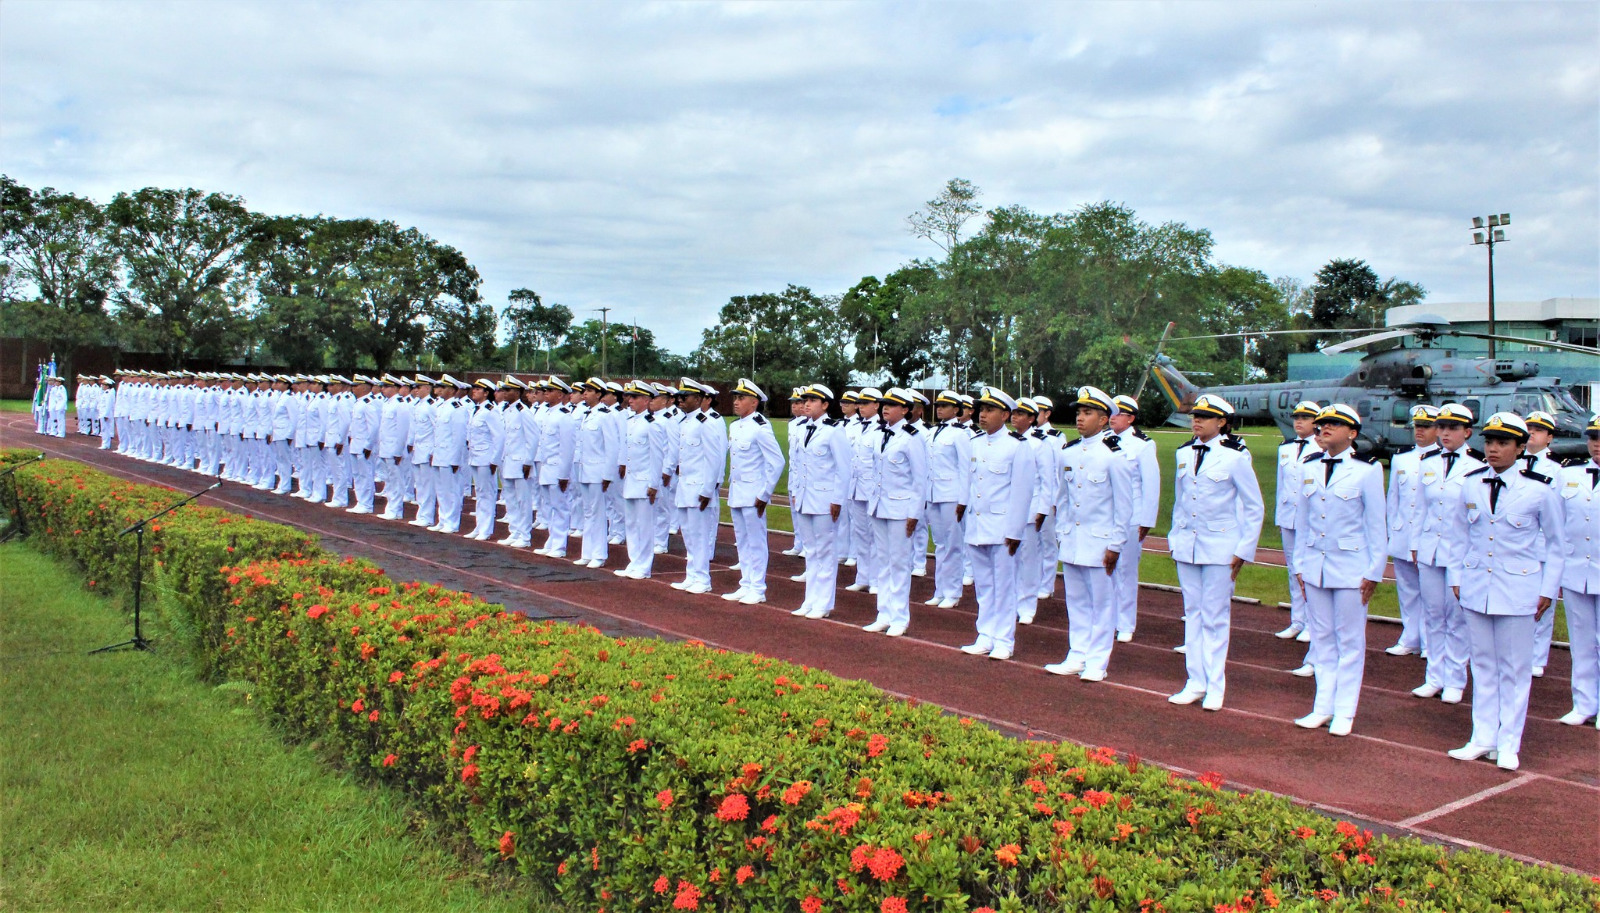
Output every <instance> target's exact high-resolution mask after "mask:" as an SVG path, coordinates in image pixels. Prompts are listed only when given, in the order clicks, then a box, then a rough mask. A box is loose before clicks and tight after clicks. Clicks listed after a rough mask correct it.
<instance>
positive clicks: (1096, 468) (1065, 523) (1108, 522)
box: [1051, 431, 1137, 567]
mask: <svg viewBox="0 0 1600 913" xmlns="http://www.w3.org/2000/svg"><path fill="white" fill-rule="evenodd" d="M1055 463H1056V465H1055V468H1054V469H1053V470H1052V472H1051V474H1052V475H1053V476H1055V477H1056V478H1057V479H1059V485H1058V486H1057V491H1058V495H1057V501H1056V540H1057V542H1058V543H1059V545H1060V548H1059V551H1058V552H1057V555H1058V557H1060V559H1061V560H1062V561H1064V562H1066V563H1067V564H1076V565H1079V566H1080V567H1098V566H1100V565H1101V564H1104V563H1105V555H1106V552H1108V551H1112V552H1117V553H1118V554H1120V553H1121V552H1122V550H1123V548H1124V547H1125V546H1126V545H1127V542H1128V532H1129V528H1130V527H1132V526H1133V516H1134V509H1135V507H1136V506H1137V505H1136V504H1135V502H1134V498H1133V484H1134V483H1133V477H1134V470H1135V466H1134V463H1133V461H1132V460H1129V459H1128V456H1127V454H1126V453H1124V452H1123V450H1122V439H1121V437H1119V436H1118V435H1115V434H1112V433H1111V432H1109V431H1102V432H1100V433H1099V434H1096V435H1094V436H1093V437H1088V438H1075V439H1073V440H1071V441H1068V442H1066V443H1065V444H1062V445H1061V446H1060V447H1058V448H1056V451H1055Z"/></svg>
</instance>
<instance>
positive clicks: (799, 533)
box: [789, 499, 844, 555]
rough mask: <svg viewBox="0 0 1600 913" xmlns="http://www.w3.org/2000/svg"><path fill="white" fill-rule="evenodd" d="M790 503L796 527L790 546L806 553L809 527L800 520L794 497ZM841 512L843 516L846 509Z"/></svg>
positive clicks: (791, 514)
mask: <svg viewBox="0 0 1600 913" xmlns="http://www.w3.org/2000/svg"><path fill="white" fill-rule="evenodd" d="M789 505H790V506H789V514H790V516H791V517H792V522H791V524H790V525H792V526H793V527H794V545H792V546H790V548H792V549H794V550H795V551H797V552H799V553H800V554H802V555H804V554H805V553H806V532H807V527H806V524H804V523H801V522H800V512H799V511H797V510H795V509H794V500H793V499H790V501H789ZM839 513H840V515H841V516H843V515H844V511H842V510H841V511H840V512H839Z"/></svg>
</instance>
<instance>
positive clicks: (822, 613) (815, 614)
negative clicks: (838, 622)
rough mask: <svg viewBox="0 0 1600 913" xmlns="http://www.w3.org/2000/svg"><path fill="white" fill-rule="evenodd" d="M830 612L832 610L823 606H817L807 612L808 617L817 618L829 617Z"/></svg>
mask: <svg viewBox="0 0 1600 913" xmlns="http://www.w3.org/2000/svg"><path fill="white" fill-rule="evenodd" d="M829 614H830V612H829V610H828V609H824V608H823V607H822V606H817V607H816V608H814V609H812V610H811V611H809V612H807V613H806V617H807V618H810V619H813V620H815V619H818V618H827V617H828V615H829Z"/></svg>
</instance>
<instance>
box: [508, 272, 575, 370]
mask: <svg viewBox="0 0 1600 913" xmlns="http://www.w3.org/2000/svg"><path fill="white" fill-rule="evenodd" d="M506 298H507V299H508V300H509V301H510V302H511V304H510V306H509V307H507V308H506V309H505V313H503V314H502V315H501V319H502V320H504V321H505V323H506V327H507V329H508V330H509V331H510V332H509V336H510V341H511V342H513V343H516V344H517V345H518V346H520V347H522V348H526V349H528V350H530V351H537V350H539V349H543V350H544V369H545V370H546V371H550V370H552V365H553V359H552V353H553V351H554V349H555V347H556V346H558V345H560V344H561V341H562V340H563V339H565V338H566V337H567V333H568V332H570V331H571V329H572V310H571V309H570V308H568V307H567V306H566V305H564V304H554V303H552V304H545V303H544V302H543V301H542V300H540V298H539V293H538V292H535V291H534V290H533V289H528V288H515V289H512V290H511V293H510V294H509V295H507V296H506Z"/></svg>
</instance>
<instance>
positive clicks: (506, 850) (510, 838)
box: [391, 756, 517, 859]
mask: <svg viewBox="0 0 1600 913" xmlns="http://www.w3.org/2000/svg"><path fill="white" fill-rule="evenodd" d="M391 757H392V756H391ZM516 854H517V839H516V837H515V836H514V835H513V834H512V833H511V832H510V831H506V832H505V833H504V834H501V835H500V858H501V859H510V858H511V857H512V856H515V855H516Z"/></svg>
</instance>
